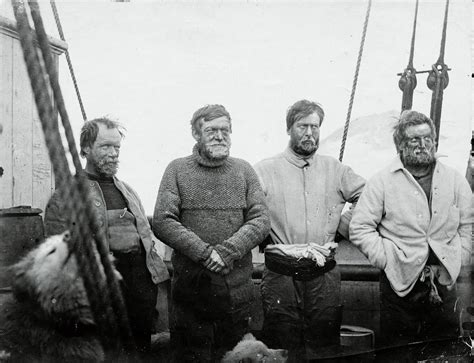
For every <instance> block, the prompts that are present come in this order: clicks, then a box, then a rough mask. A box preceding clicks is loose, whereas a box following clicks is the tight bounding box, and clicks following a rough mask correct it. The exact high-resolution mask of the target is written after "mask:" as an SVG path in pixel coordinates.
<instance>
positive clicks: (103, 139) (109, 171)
mask: <svg viewBox="0 0 474 363" xmlns="http://www.w3.org/2000/svg"><path fill="white" fill-rule="evenodd" d="M121 142H122V135H120V132H119V130H118V129H116V128H112V129H109V128H107V126H105V125H103V124H99V132H98V134H97V138H96V140H95V142H94V144H93V145H92V147H86V148H84V151H85V153H86V159H87V168H88V169H89V168H91V169H92V170H91V171H92V172H94V173H96V174H99V175H103V176H108V177H111V176H114V175H115V174H116V173H117V170H118V164H119V159H118V157H119V154H120V144H121Z"/></svg>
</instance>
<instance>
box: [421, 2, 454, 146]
mask: <svg viewBox="0 0 474 363" xmlns="http://www.w3.org/2000/svg"><path fill="white" fill-rule="evenodd" d="M448 9H449V0H446V8H445V12H444V21H443V32H442V34H441V46H440V51H439V57H438V60H437V61H436V63H435V64H433V65H432V66H431V71H430V72H429V74H428V78H427V79H426V84H427V86H428V88H429V89H430V90H432V91H433V93H432V95H431V108H430V118H431V119H432V120H433V122H434V124H435V128H436V148H438V146H439V145H438V142H439V133H440V127H441V111H442V108H443V92H444V89H445V88H446V87H447V86H448V84H449V75H448V70H449V69H448V66H447V65H446V64H445V63H444V50H445V46H446V29H447V25H448Z"/></svg>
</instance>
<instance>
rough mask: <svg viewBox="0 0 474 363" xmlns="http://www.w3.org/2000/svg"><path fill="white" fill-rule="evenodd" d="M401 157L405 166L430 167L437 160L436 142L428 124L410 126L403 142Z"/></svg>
mask: <svg viewBox="0 0 474 363" xmlns="http://www.w3.org/2000/svg"><path fill="white" fill-rule="evenodd" d="M400 156H401V159H402V162H403V165H405V166H413V167H417V166H428V165H430V164H431V163H433V162H434V160H435V141H434V140H433V136H432V134H431V128H430V126H429V125H427V124H421V125H414V126H409V127H408V128H407V129H406V130H405V137H404V138H403V140H402V142H401V147H400Z"/></svg>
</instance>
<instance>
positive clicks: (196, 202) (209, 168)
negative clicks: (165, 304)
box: [153, 105, 270, 362]
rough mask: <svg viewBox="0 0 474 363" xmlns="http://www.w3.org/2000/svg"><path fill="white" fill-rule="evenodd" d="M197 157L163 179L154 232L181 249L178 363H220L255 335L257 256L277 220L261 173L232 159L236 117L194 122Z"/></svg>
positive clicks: (212, 114)
mask: <svg viewBox="0 0 474 363" xmlns="http://www.w3.org/2000/svg"><path fill="white" fill-rule="evenodd" d="M191 127H192V134H193V137H194V139H195V140H196V142H197V143H196V145H195V146H194V148H193V153H192V155H190V156H188V157H185V158H180V159H176V160H174V161H172V162H171V163H170V164H169V165H168V167H167V169H166V171H165V173H164V175H163V179H162V181H161V185H160V189H159V192H158V198H157V201H156V206H155V212H154V216H153V230H154V232H155V233H156V234H157V236H159V238H160V239H161V240H162V241H163V242H164V243H166V244H168V245H169V246H170V247H172V248H173V249H174V252H173V256H172V263H173V268H174V270H173V277H172V285H171V298H172V308H171V312H170V333H171V345H172V349H173V351H174V359H175V361H177V362H183V361H192V362H211V361H219V359H220V358H221V357H222V355H223V354H224V353H225V352H226V351H227V350H230V349H232V348H233V347H234V346H235V344H237V342H238V341H239V340H240V339H241V338H242V336H243V335H244V334H245V333H246V332H248V324H249V320H250V304H251V303H252V300H253V285H252V280H251V276H252V268H253V265H252V254H251V250H252V248H254V247H255V246H257V245H258V244H259V243H260V242H261V241H262V240H263V239H264V238H265V237H266V235H267V234H268V232H269V228H270V221H269V217H268V213H267V208H266V206H265V202H264V195H263V192H262V190H261V188H260V184H259V182H258V178H257V175H256V174H255V171H254V170H253V169H252V167H251V166H250V165H249V164H248V163H247V162H245V161H243V160H240V159H236V158H232V157H229V148H230V144H231V141H230V134H231V132H232V125H231V118H230V115H229V113H228V112H227V110H226V109H225V108H224V107H223V106H221V105H208V106H205V107H202V108H200V109H199V110H197V111H196V112H195V113H194V115H193V117H192V119H191Z"/></svg>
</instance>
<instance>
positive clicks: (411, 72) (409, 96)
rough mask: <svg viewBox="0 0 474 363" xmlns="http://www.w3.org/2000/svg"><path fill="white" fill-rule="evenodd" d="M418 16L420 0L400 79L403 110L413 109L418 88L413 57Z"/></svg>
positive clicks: (416, 8) (416, 7)
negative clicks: (415, 92)
mask: <svg viewBox="0 0 474 363" xmlns="http://www.w3.org/2000/svg"><path fill="white" fill-rule="evenodd" d="M417 18H418V0H416V5H415V18H414V20H413V31H412V36H411V46H410V57H409V59H408V65H407V67H406V68H405V70H404V71H403V74H402V76H401V77H400V80H399V81H398V87H399V88H400V90H402V91H403V97H402V112H403V111H405V110H411V107H412V105H413V91H414V90H415V88H416V84H417V81H416V69H415V68H414V67H413V57H414V53H415V34H416V21H417Z"/></svg>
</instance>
